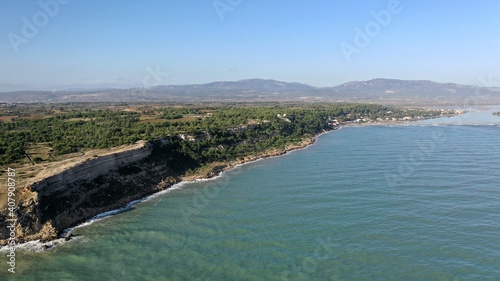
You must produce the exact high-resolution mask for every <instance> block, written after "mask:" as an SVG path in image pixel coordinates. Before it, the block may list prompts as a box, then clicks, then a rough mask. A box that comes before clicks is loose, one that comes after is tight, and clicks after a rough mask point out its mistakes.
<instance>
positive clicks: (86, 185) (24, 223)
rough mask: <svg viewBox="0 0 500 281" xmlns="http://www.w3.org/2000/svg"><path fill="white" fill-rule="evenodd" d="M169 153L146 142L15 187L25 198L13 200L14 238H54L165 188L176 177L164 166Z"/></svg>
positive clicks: (1, 221)
mask: <svg viewBox="0 0 500 281" xmlns="http://www.w3.org/2000/svg"><path fill="white" fill-rule="evenodd" d="M153 151H154V153H153ZM169 154H171V153H170V150H169V148H168V147H166V146H165V143H164V144H163V145H161V144H157V145H155V146H154V145H152V144H150V143H148V144H146V145H145V146H144V147H142V148H139V149H134V150H130V151H125V152H120V153H115V154H111V155H107V156H102V157H97V158H95V159H91V160H87V161H85V162H83V163H81V164H79V165H76V166H74V167H72V168H69V169H67V170H64V171H62V172H61V173H58V174H55V175H53V176H50V177H47V178H45V179H43V180H41V181H38V182H35V183H32V184H30V185H28V186H26V187H25V188H24V189H22V190H21V191H20V193H22V197H23V198H25V199H24V200H19V202H17V206H16V207H17V208H16V210H15V213H16V216H17V222H16V224H15V225H16V229H15V232H16V242H17V243H22V242H26V241H31V240H41V241H49V240H53V239H55V238H57V237H58V236H59V235H60V234H61V233H62V232H63V231H64V230H65V229H67V228H69V227H72V226H75V225H77V224H79V223H82V222H84V221H86V220H88V219H89V218H92V217H93V216H95V215H97V214H100V213H103V212H106V211H110V210H113V209H117V208H121V207H124V206H125V205H126V204H127V203H129V202H131V201H134V200H137V199H140V198H143V197H145V196H147V195H150V194H153V193H155V192H158V191H161V190H164V189H166V188H168V187H169V186H171V185H172V184H174V183H176V182H178V181H179V180H180V179H179V177H178V174H179V173H178V171H176V170H175V169H172V165H171V164H169V163H170V162H171V160H172V157H171V155H170V156H169ZM6 218H7V210H2V211H1V213H0V229H2V232H1V233H0V245H6V244H7V240H6V239H7V238H8V237H9V236H8V235H9V231H4V230H6V229H7V226H8V225H10V222H7V221H6Z"/></svg>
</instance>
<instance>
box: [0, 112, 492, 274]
mask: <svg viewBox="0 0 500 281" xmlns="http://www.w3.org/2000/svg"><path fill="white" fill-rule="evenodd" d="M462 118H463V117H462ZM485 118H486V117H485ZM489 118H490V121H488V122H494V121H495V120H496V119H495V118H498V119H499V121H500V117H494V116H491V113H490V115H489ZM448 120H449V119H448ZM451 121H453V122H455V121H456V120H454V119H452V120H451ZM426 122H428V121H426ZM426 122H423V123H422V124H421V126H405V127H365V128H355V127H353V128H344V129H342V130H340V131H335V132H332V133H330V134H327V135H324V136H322V137H320V138H319V139H318V141H317V143H316V144H314V145H312V146H310V147H308V148H307V149H304V150H300V151H295V152H292V153H290V154H288V155H285V156H283V157H277V158H272V159H265V160H262V161H258V162H255V163H252V164H248V165H245V166H242V167H240V168H238V169H236V170H233V171H230V172H227V173H225V174H223V176H222V177H220V178H218V179H215V180H213V181H206V182H198V183H192V184H186V185H183V186H182V188H180V189H177V190H173V191H171V192H168V193H165V194H162V195H161V196H157V197H155V198H152V199H151V200H148V201H146V202H142V203H139V204H137V205H135V206H134V207H132V209H131V210H129V211H127V212H123V213H119V214H116V215H114V216H112V217H107V218H105V219H102V220H100V221H97V222H94V223H92V224H90V225H86V226H84V227H80V228H77V229H75V230H74V232H75V234H77V235H79V237H78V238H77V239H75V240H74V241H72V242H70V243H65V244H63V245H61V246H57V247H55V248H53V249H52V250H50V251H46V252H42V253H34V252H30V251H25V250H21V249H20V250H18V252H17V254H18V256H17V261H18V264H17V268H16V269H17V273H16V274H15V275H13V274H7V273H6V268H5V269H4V270H3V272H1V273H0V278H5V277H7V278H8V280H499V279H500V244H499V243H498V237H500V192H499V191H500V171H499V170H498V160H499V156H500V145H499V144H500V142H499V136H500V127H499V126H498V125H484V126H483V125H475V126H469V125H462V126H455V125H453V126H432V124H433V123H430V124H427V123H426ZM439 123H441V122H439ZM424 124H425V125H424ZM434 124H437V123H434ZM4 258H5V257H4ZM0 259H1V257H0ZM5 259H6V258H5ZM4 264H5V263H4ZM2 280H4V279H2Z"/></svg>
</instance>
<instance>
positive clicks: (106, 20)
mask: <svg viewBox="0 0 500 281" xmlns="http://www.w3.org/2000/svg"><path fill="white" fill-rule="evenodd" d="M56 1H57V0H41V1H40V2H39V1H22V0H2V1H1V2H0V36H1V37H0V62H1V64H0V84H2V83H14V84H26V85H31V86H34V87H55V86H58V85H69V84H86V85H89V86H94V85H95V86H99V85H107V84H113V85H117V86H120V85H121V86H124V87H125V86H129V85H138V86H140V85H141V84H143V81H144V80H145V77H148V78H147V79H146V80H150V82H149V83H156V82H154V81H159V82H161V84H190V83H205V82H211V81H220V80H239V79H247V78H266V79H276V80H283V81H296V82H302V83H308V84H311V85H314V86H330V85H338V84H340V83H344V82H347V81H351V80H368V79H372V78H379V77H383V78H398V79H426V80H434V81H438V82H454V83H463V84H480V82H479V81H478V77H480V76H488V75H493V76H497V77H498V76H499V75H500V51H499V50H500V36H499V32H500V1H497V0H481V1H472V0H463V1H462V0H454V1H453V0H442V1H441V0H440V1H435V0H434V1H431V0H420V1H417V0H413V1H411V0H400V1H395V0H370V1H368V0H356V1H353V0H328V1H327V0H318V1H306V0H288V1H269V0H218V2H217V1H213V0H203V1H200V0H198V1H194V0H191V1H186V0H176V1H166V0H157V1H153V0H142V1H125V0H106V1H97V0H64V1H63V0H58V1H59V2H61V3H59V2H56ZM391 1H395V2H399V6H398V9H397V10H398V11H399V12H397V13H393V12H394V11H393V12H390V11H388V12H389V13H390V14H391V19H390V21H389V22H388V23H387V24H386V23H383V25H385V26H382V25H380V24H378V25H379V27H380V28H379V29H378V30H377V27H376V26H375V25H373V22H372V21H374V16H373V15H372V13H371V12H372V11H374V12H379V11H381V10H388V5H389V3H390V2H391ZM64 2H67V3H64ZM40 3H52V5H49V9H48V12H47V11H45V10H47V9H45V10H44V8H43V7H42V6H43V5H41V4H40ZM54 3H57V6H54ZM214 3H217V5H216V6H217V7H218V9H219V11H217V9H216V7H215V6H214ZM224 5H227V6H224ZM228 7H230V9H229V8H228ZM224 8H228V10H224ZM23 18H24V19H25V20H24V21H23ZM26 20H27V21H28V22H29V24H26ZM370 22H371V24H372V25H371V26H372V29H371V34H372V37H369V40H370V41H369V42H368V43H367V44H365V43H366V42H363V44H358V45H356V42H355V40H354V39H355V36H356V34H357V33H356V31H355V30H356V28H359V29H361V30H365V28H366V27H367V26H370ZM27 25H34V26H35V27H36V28H37V29H38V30H37V31H36V32H33V30H31V29H30V28H27V27H26V26H27ZM36 25H38V27H37V26H36ZM23 29H24V31H25V33H26V31H28V32H27V33H26V34H24V35H23ZM30 32H31V33H30ZM25 35H28V36H25ZM29 37H31V38H29ZM20 38H21V39H20ZM358 39H359V38H358ZM358 41H359V40H358ZM342 43H345V44H348V45H349V46H352V47H355V48H357V50H358V52H356V53H352V54H351V55H350V61H349V60H348V59H346V56H345V55H344V53H343V51H342V49H341V47H340V46H341V44H342ZM358 43H359V42H358ZM344 46H345V45H344ZM358 47H359V48H358ZM16 49H17V50H16ZM16 51H17V52H16ZM157 68H158V69H159V70H160V71H161V72H162V74H161V75H159V76H160V79H156V80H154V79H149V78H151V77H152V76H151V74H150V72H151V70H155V69H157ZM148 69H149V70H148ZM164 73H168V75H166V74H164ZM148 75H149V76H148Z"/></svg>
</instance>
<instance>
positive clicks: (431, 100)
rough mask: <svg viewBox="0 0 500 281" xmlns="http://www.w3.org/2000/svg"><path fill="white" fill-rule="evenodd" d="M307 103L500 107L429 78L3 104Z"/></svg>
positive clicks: (203, 88) (127, 92)
mask: <svg viewBox="0 0 500 281" xmlns="http://www.w3.org/2000/svg"><path fill="white" fill-rule="evenodd" d="M210 101H212V102H213V101H234V102H247V101H250V102H255V101H262V102H265V101H307V102H315V101H318V102H319V101H322V102H373V103H383V104H407V105H411V104H415V105H417V104H418V105H470V104H475V105H480V104H496V105H498V104H500V88H498V87H478V86H470V85H459V84H453V83H437V82H433V81H427V80H397V79H382V78H379V79H373V80H369V81H352V82H348V83H344V84H341V85H338V86H335V87H314V86H310V85H307V84H301V83H289V82H282V81H276V80H264V79H247V80H240V81H222V82H212V83H207V84H192V85H161V86H154V87H151V88H129V89H95V90H64V91H34V90H27V91H10V92H3V93H0V102H2V103H35V102H42V103H65V102H210Z"/></svg>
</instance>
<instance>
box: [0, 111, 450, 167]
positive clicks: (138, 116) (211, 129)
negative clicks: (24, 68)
mask: <svg viewBox="0 0 500 281" xmlns="http://www.w3.org/2000/svg"><path fill="white" fill-rule="evenodd" d="M448 113H449V112H448ZM442 114H443V112H442V111H436V110H418V109H411V110H410V109H401V108H395V107H388V106H381V105H373V104H300V105H296V104H287V105H283V104H250V105H248V104H247V105H242V104H233V105H230V104H225V105H209V106H199V105H183V106H162V105H110V104H97V105H88V104H87V105H85V104H77V105H60V104H59V105H56V104H53V105H44V104H42V105H16V104H14V105H2V106H1V107H0V164H1V165H7V164H12V163H18V164H22V163H30V162H31V163H37V162H43V161H55V157H57V156H59V155H65V154H70V153H85V151H86V150H90V149H103V148H110V147H116V146H119V145H124V144H131V143H134V142H136V141H138V140H146V141H155V140H159V139H166V140H168V141H169V142H170V143H173V144H176V146H177V147H178V150H179V152H182V153H184V154H187V155H189V156H190V157H191V158H193V159H195V160H197V161H199V163H206V162H211V161H226V160H234V159H237V158H238V157H242V156H245V155H248V154H251V153H253V152H261V151H264V150H266V149H269V148H280V147H283V146H284V145H286V144H287V143H290V142H295V141H300V140H303V139H304V138H305V137H308V136H312V135H314V134H317V133H319V132H321V131H323V130H328V129H331V128H332V126H335V125H336V124H340V123H342V122H375V121H377V120H378V122H381V121H387V120H402V119H404V120H414V119H422V118H431V117H435V116H439V115H442Z"/></svg>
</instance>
